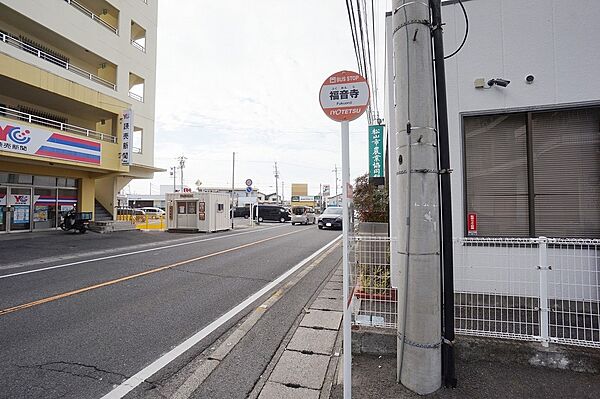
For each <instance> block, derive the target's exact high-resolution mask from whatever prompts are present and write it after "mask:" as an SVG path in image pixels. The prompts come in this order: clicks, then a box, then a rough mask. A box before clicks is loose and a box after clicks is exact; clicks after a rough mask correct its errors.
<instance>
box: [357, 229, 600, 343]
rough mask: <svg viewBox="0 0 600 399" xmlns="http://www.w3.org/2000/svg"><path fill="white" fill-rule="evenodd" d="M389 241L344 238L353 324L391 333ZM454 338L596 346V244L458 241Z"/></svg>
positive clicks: (599, 277)
mask: <svg viewBox="0 0 600 399" xmlns="http://www.w3.org/2000/svg"><path fill="white" fill-rule="evenodd" d="M390 274H391V270H390V239H389V238H388V237H375V236H359V235H354V236H351V237H350V278H351V284H350V287H351V288H350V289H351V297H352V298H353V303H352V310H353V323H354V324H358V325H368V326H373V327H382V328H396V315H397V306H396V297H397V295H396V289H395V288H392V287H391V284H390V282H391V281H390ZM454 301H455V303H454V317H455V327H456V332H457V333H459V334H468V335H479V336H486V337H497V338H509V339H519V340H527V341H539V342H541V343H542V344H544V345H546V344H547V343H548V342H554V343H561V344H569V345H578V346H588V347H597V348H600V240H581V239H552V238H543V237H542V238H508V239H507V238H457V239H455V240H454Z"/></svg>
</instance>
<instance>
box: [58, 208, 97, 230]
mask: <svg viewBox="0 0 600 399" xmlns="http://www.w3.org/2000/svg"><path fill="white" fill-rule="evenodd" d="M88 214H89V215H88ZM90 216H91V212H81V213H77V212H75V209H71V210H70V211H67V212H66V213H65V214H64V215H61V217H60V225H59V227H60V228H61V229H62V230H64V231H69V230H76V231H79V232H80V233H81V234H84V233H85V232H86V231H87V229H88V226H89V223H90Z"/></svg>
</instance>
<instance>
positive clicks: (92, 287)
mask: <svg viewBox="0 0 600 399" xmlns="http://www.w3.org/2000/svg"><path fill="white" fill-rule="evenodd" d="M307 229H308V227H307V228H304V229H302V230H296V231H292V232H289V233H285V234H281V235H278V236H274V237H269V238H264V239H262V240H258V241H254V242H250V243H248V244H243V245H240V246H237V247H233V248H229V249H224V250H222V251H218V252H213V253H211V254H208V255H202V256H198V257H196V258H192V259H187V260H183V261H180V262H176V263H172V264H170V265H166V266H161V267H157V268H155V269H151V270H146V271H145V272H141V273H136V274H131V275H129V276H125V277H121V278H118V279H115V280H110V281H106V282H104V283H100V284H95V285H90V286H88V287H84V288H79V289H77V290H74V291H68V292H64V293H62V294H58V295H53V296H49V297H46V298H42V299H38V300H37V301H33V302H27V303H23V304H21V305H17V306H13V307H11V308H6V309H2V310H0V316H4V315H7V314H9V313H13V312H18V311H19V310H24V309H28V308H32V307H34V306H38V305H43V304H44V303H48V302H53V301H57V300H59V299H63V298H67V297H70V296H73V295H78V294H82V293H84V292H88V291H92V290H95V289H98V288H102V287H108V286H110V285H114V284H118V283H122V282H123V281H128V280H133V279H134V278H138V277H143V276H147V275H149V274H153V273H158V272H161V271H163V270H167V269H172V268H174V267H177V266H182V265H186V264H188V263H192V262H197V261H199V260H203V259H207V258H212V257H214V256H218V255H223V254H226V253H228V252H233V251H237V250H240V249H243V248H247V247H251V246H253V245H257V244H260V243H263V242H266V241H271V240H274V239H276V238H281V237H285V236H288V235H290V234H296V233H299V232H302V231H305V230H307Z"/></svg>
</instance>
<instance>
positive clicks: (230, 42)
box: [126, 0, 386, 199]
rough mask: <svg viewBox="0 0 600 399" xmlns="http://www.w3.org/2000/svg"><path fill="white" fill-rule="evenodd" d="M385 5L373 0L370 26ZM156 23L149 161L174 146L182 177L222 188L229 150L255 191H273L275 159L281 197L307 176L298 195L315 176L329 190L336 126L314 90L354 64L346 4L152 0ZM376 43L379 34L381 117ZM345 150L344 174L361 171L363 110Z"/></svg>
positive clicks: (141, 186) (159, 179)
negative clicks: (347, 156) (155, 6)
mask: <svg viewBox="0 0 600 399" xmlns="http://www.w3.org/2000/svg"><path fill="white" fill-rule="evenodd" d="M385 3H386V0H375V4H376V10H377V9H379V10H380V11H379V12H377V11H376V15H380V16H381V18H380V20H378V24H379V25H378V27H380V28H381V32H383V30H382V29H383V14H384V11H385ZM158 20H159V22H158V62H157V92H156V93H157V94H156V130H155V165H156V166H157V167H161V168H164V169H167V170H168V169H169V167H171V166H174V165H176V163H177V161H176V158H177V157H178V156H180V155H185V156H186V157H187V158H188V160H187V163H186V168H185V169H184V183H185V184H187V185H189V186H191V187H195V186H194V182H195V181H196V180H200V181H202V183H203V186H227V187H230V186H231V172H232V153H233V152H234V151H235V153H236V166H235V184H236V186H243V185H244V181H245V179H247V178H251V179H252V180H254V185H255V186H256V187H258V188H259V189H260V190H261V192H265V193H270V192H275V178H274V176H273V169H274V162H275V161H277V163H278V167H279V172H280V180H279V182H280V189H281V181H283V182H285V198H287V199H289V197H290V188H291V183H308V185H309V195H314V194H317V193H318V191H319V184H320V183H322V184H330V185H331V190H332V194H333V192H335V189H334V184H335V174H334V173H333V169H334V166H335V165H336V164H337V166H338V168H340V166H341V142H340V141H341V137H340V126H339V124H338V123H336V122H333V121H331V120H330V119H329V118H327V117H326V116H325V114H324V113H323V111H322V110H321V108H320V106H319V102H318V93H319V89H320V86H321V84H322V83H323V81H324V80H325V78H326V77H327V76H329V75H330V74H332V73H334V72H337V71H339V70H353V71H357V69H358V68H357V66H356V60H355V56H354V49H353V46H352V37H351V33H350V28H349V23H348V16H347V12H346V5H345V1H342V0H302V1H292V0H255V1H248V0H230V1H207V0H201V1H198V0H178V1H176V2H174V1H160V2H159V15H158ZM378 32H379V31H378ZM378 34H379V33H378ZM383 42H384V38H383V33H381V35H380V36H379V37H378V46H379V48H380V49H381V57H380V58H379V59H378V61H377V62H378V63H379V65H378V66H381V68H379V69H380V70H381V74H380V75H379V76H380V79H381V82H380V83H379V86H380V96H379V98H380V101H379V103H380V113H381V117H382V118H383V108H382V104H383V101H382V96H381V94H383V90H382V86H383V63H384V62H383V46H384V44H383ZM378 51H379V50H378ZM350 151H351V153H350V159H351V169H350V173H351V178H352V179H354V178H355V177H356V176H358V175H360V174H362V173H365V172H366V171H367V170H368V165H367V151H368V147H367V120H366V116H362V117H361V118H360V119H358V120H356V121H354V122H351V123H350ZM339 176H340V185H341V174H340V175H339ZM172 182H173V180H172V178H171V177H170V176H169V173H168V172H166V173H157V174H155V178H154V180H152V182H150V181H148V180H139V181H135V182H133V183H131V185H130V186H131V192H137V193H143V194H147V193H149V190H150V186H151V185H152V192H153V193H155V194H157V193H158V185H159V184H172ZM177 182H178V184H179V176H178V177H177ZM126 190H127V189H126Z"/></svg>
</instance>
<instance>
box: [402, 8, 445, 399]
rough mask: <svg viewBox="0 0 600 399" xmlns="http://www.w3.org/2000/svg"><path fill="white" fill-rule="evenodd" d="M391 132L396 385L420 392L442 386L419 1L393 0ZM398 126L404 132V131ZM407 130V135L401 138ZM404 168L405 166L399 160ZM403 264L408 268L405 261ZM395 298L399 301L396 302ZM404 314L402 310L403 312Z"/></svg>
mask: <svg viewBox="0 0 600 399" xmlns="http://www.w3.org/2000/svg"><path fill="white" fill-rule="evenodd" d="M392 4H393V15H392V21H393V25H394V26H393V30H392V31H393V44H394V66H395V71H396V79H395V81H396V84H395V89H394V90H395V94H396V96H395V98H396V99H397V101H398V104H397V106H396V111H395V117H396V126H397V127H398V128H399V129H402V130H400V131H399V132H398V135H397V140H398V159H399V172H398V173H399V175H398V186H399V197H400V198H408V197H409V196H410V198H411V200H410V202H407V203H406V204H402V205H399V204H398V222H399V223H398V227H399V237H401V238H402V239H404V240H406V248H407V251H406V252H405V253H401V254H400V255H401V256H400V257H399V270H400V272H401V273H405V274H404V281H406V287H405V288H404V289H403V291H401V292H399V293H398V294H399V295H398V299H399V303H398V316H399V317H398V350H399V352H400V353H399V354H398V357H399V359H400V360H401V362H400V363H399V364H398V371H399V376H398V377H399V378H400V382H401V383H402V384H403V385H404V386H406V387H407V388H409V389H410V390H412V391H414V392H416V393H418V394H420V395H426V394H429V393H432V392H435V391H436V390H438V389H439V388H440V387H441V384H442V367H441V363H442V362H441V360H442V359H441V357H442V354H441V353H442V352H441V341H442V337H441V333H442V325H441V324H442V323H441V273H440V233H439V231H440V223H439V217H440V215H439V180H438V154H437V131H436V113H435V95H434V85H433V59H432V43H431V23H430V9H429V4H428V3H427V2H419V1H413V0H394V1H393V3H392ZM405 127H406V128H405ZM409 132H410V134H408V133H409ZM409 153H410V154H411V157H412V159H411V163H410V165H407V162H406V161H407V156H408V154H409ZM409 262H410V264H409ZM400 301H402V303H400ZM404 309H405V311H404Z"/></svg>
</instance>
